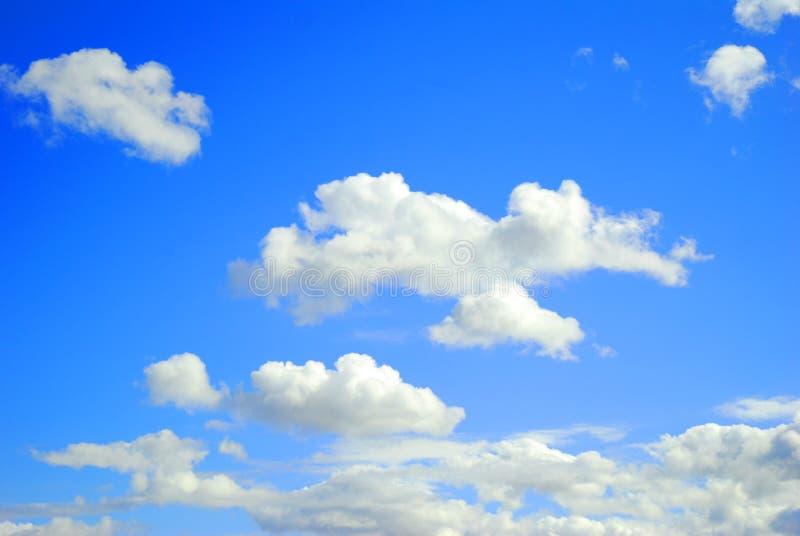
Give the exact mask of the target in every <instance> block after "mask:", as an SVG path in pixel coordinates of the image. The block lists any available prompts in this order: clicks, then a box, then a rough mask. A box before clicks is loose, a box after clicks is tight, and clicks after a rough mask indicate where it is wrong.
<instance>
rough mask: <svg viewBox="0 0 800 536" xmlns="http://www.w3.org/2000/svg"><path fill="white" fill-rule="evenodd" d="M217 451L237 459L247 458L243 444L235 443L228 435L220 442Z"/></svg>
mask: <svg viewBox="0 0 800 536" xmlns="http://www.w3.org/2000/svg"><path fill="white" fill-rule="evenodd" d="M219 451H220V453H222V454H227V455H228V456H233V457H234V458H236V459H237V460H246V459H247V451H246V450H245V448H244V446H243V445H242V444H241V443H237V442H236V441H234V440H232V439H230V438H228V437H226V438H225V439H223V440H222V441H221V442H220V444H219Z"/></svg>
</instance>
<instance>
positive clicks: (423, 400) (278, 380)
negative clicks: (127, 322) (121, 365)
mask: <svg viewBox="0 0 800 536" xmlns="http://www.w3.org/2000/svg"><path fill="white" fill-rule="evenodd" d="M186 356H189V358H186ZM176 357H178V358H180V360H179V363H180V364H181V366H180V367H177V368H176V367H174V366H173V365H174V364H175V363H174V360H175V358H176ZM186 363H189V364H191V366H190V367H189V366H183V365H185V364H186ZM162 365H163V366H162ZM154 370H155V371H163V370H166V371H169V373H164V374H159V375H158V377H159V378H161V379H162V380H163V381H161V382H158V383H153V382H151V381H150V378H152V377H153V376H154V373H153V371H154ZM148 371H149V374H148ZM199 371H202V374H200V373H199ZM145 374H148V384H149V385H150V386H151V387H152V386H155V387H156V389H157V394H156V395H153V393H151V396H153V398H154V400H157V401H158V402H159V403H167V402H175V403H176V405H179V406H182V407H188V408H192V407H206V408H209V409H210V408H214V407H219V408H221V409H226V410H228V411H230V412H231V413H232V414H233V415H235V416H237V417H239V418H242V419H246V420H255V421H259V422H264V423H267V424H271V425H275V426H279V427H286V428H300V429H310V430H315V431H322V432H333V433H337V434H352V435H376V434H392V433H404V432H416V433H423V434H434V435H442V434H447V433H449V432H451V431H452V429H453V428H454V427H455V426H456V425H457V424H458V423H459V422H460V421H461V420H462V419H463V418H464V410H463V409H462V408H459V407H448V406H446V405H445V404H444V402H442V401H441V400H440V399H439V398H438V397H437V396H436V395H435V394H434V393H433V391H431V390H430V389H428V388H421V387H415V386H413V385H410V384H408V383H405V382H404V381H403V380H402V378H401V377H400V374H399V373H398V372H397V371H396V370H395V369H393V368H391V367H389V366H388V365H382V366H378V365H377V364H376V363H375V360H374V359H373V358H372V357H370V356H368V355H363V354H346V355H343V356H341V357H340V358H339V359H338V360H337V361H336V364H335V369H327V368H325V364H324V363H321V362H319V361H307V362H306V363H305V364H304V365H295V364H294V363H291V362H288V361H287V362H281V361H269V362H267V363H264V364H263V365H262V366H261V367H260V368H259V369H258V370H256V371H254V372H253V373H252V374H251V375H250V377H251V380H252V383H253V386H254V387H255V389H254V390H249V391H248V390H244V389H238V390H237V391H236V392H235V393H234V394H233V396H229V395H228V394H227V393H225V392H220V391H214V390H213V389H212V388H211V387H210V385H209V381H208V376H207V375H206V374H205V365H204V364H203V362H202V361H200V359H199V358H198V357H197V356H194V355H192V354H183V355H182V356H173V357H172V358H170V359H169V360H167V361H162V362H160V363H155V364H153V365H150V366H149V367H148V368H147V369H145ZM207 389H212V391H213V396H211V395H210V394H209V393H208V391H207ZM197 392H201V393H203V395H202V396H195V395H194V393H197ZM186 393H191V394H192V395H191V396H189V395H187V394H186ZM212 400H213V401H215V403H214V404H200V403H198V402H201V401H212ZM190 402H192V403H190Z"/></svg>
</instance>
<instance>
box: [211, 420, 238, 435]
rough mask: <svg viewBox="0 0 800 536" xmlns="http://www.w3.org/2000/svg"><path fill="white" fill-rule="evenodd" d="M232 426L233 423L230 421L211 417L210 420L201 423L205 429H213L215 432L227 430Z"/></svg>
mask: <svg viewBox="0 0 800 536" xmlns="http://www.w3.org/2000/svg"><path fill="white" fill-rule="evenodd" d="M234 426H235V425H234V424H233V423H232V422H228V421H221V420H219V419H211V420H210V421H206V423H205V424H204V425H203V428H205V429H206V430H214V431H215V432H227V431H228V430H230V429H231V428H233V427H234Z"/></svg>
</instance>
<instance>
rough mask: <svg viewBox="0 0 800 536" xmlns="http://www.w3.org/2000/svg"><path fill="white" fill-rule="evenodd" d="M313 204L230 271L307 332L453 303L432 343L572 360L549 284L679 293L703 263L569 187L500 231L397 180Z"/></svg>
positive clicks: (513, 211)
mask: <svg viewBox="0 0 800 536" xmlns="http://www.w3.org/2000/svg"><path fill="white" fill-rule="evenodd" d="M316 198H317V201H318V204H317V206H311V205H309V204H306V203H301V204H300V214H301V215H302V223H301V225H291V226H288V227H275V228H273V229H272V230H270V231H269V233H268V234H267V235H266V237H265V238H264V239H263V241H262V252H261V254H262V259H261V263H260V268H259V267H254V265H253V264H251V263H247V262H245V261H237V262H236V263H232V264H231V266H230V272H231V277H232V279H233V280H238V281H240V282H246V283H247V284H248V285H249V288H250V290H251V291H252V292H254V293H256V294H259V295H262V296H265V297H266V299H267V302H268V304H270V305H272V306H278V305H280V304H281V303H286V304H288V305H289V307H290V308H291V311H292V313H293V314H294V316H295V318H296V320H297V321H298V323H300V324H308V323H314V322H318V321H320V320H321V319H322V318H324V317H325V316H327V315H332V314H336V313H340V312H342V311H345V310H346V309H348V307H350V305H351V304H352V303H353V302H355V301H362V300H364V299H367V298H368V297H370V296H372V295H373V294H376V293H380V294H382V295H410V294H413V293H418V294H421V295H425V296H445V297H449V298H454V299H456V300H458V301H457V304H456V307H455V309H454V310H453V312H452V313H451V314H450V315H449V316H448V317H447V318H445V319H444V320H443V321H442V322H441V323H440V324H437V325H435V326H432V327H431V328H430V330H429V334H430V337H431V339H433V340H434V341H436V342H439V343H442V344H446V345H448V346H484V347H487V346H491V345H494V344H498V343H503V342H514V343H520V344H524V345H527V346H537V347H538V348H539V352H540V353H541V354H546V355H550V356H553V357H559V358H565V359H569V358H571V357H572V353H571V347H572V345H574V344H575V343H577V342H579V341H580V340H581V339H582V338H583V331H582V330H581V328H580V326H579V324H578V321H577V320H576V319H574V318H571V317H563V316H561V315H559V314H558V313H556V312H553V311H549V310H546V309H544V308H542V307H541V306H540V305H539V303H538V302H537V301H536V299H535V293H536V291H537V288H541V284H542V282H543V281H545V280H546V278H548V277H566V276H569V275H571V274H575V273H580V272H585V271H588V270H593V269H598V268H602V269H606V270H611V271H615V272H633V273H641V274H645V275H647V276H649V277H651V278H653V279H655V280H657V281H659V282H661V283H663V284H665V285H669V286H681V285H684V284H685V283H686V278H687V269H686V267H685V264H684V263H685V262H686V261H695V260H702V259H703V258H704V257H703V256H702V255H701V254H699V253H697V252H696V249H695V243H694V242H693V241H691V240H689V241H687V240H682V241H681V242H680V243H678V244H676V247H675V249H673V251H672V253H667V254H660V253H658V252H656V251H655V250H654V249H653V248H652V244H651V238H652V236H653V231H654V229H655V228H656V226H657V225H658V222H659V214H658V213H656V212H654V211H651V210H643V211H640V212H637V213H633V212H628V213H622V214H610V213H608V212H606V211H605V210H604V209H603V208H601V207H598V206H594V205H592V204H591V203H590V202H589V200H587V199H586V198H585V197H584V196H583V194H582V192H581V189H580V187H579V186H578V185H577V184H576V183H575V182H574V181H571V180H566V181H564V182H563V183H562V184H561V186H560V187H559V188H558V189H557V190H549V189H547V188H544V187H542V186H540V185H539V184H538V183H524V184H520V185H519V186H517V187H516V188H515V189H514V190H513V191H512V193H511V197H510V199H509V203H508V214H507V215H506V216H504V217H502V218H500V219H499V220H494V219H492V218H490V217H489V216H487V215H485V214H482V213H481V212H479V211H477V210H476V209H474V208H472V207H471V206H469V205H468V204H466V203H464V202H463V201H458V200H456V199H453V198H451V197H448V196H446V195H442V194H427V193H423V192H417V191H413V190H411V188H410V187H409V186H408V184H406V182H405V180H404V179H403V177H402V176H401V175H399V174H396V173H386V174H383V175H380V176H379V177H372V176H369V175H366V174H360V175H356V176H353V177H349V178H346V179H344V180H337V181H333V182H330V183H327V184H323V185H321V186H319V187H318V188H317V191H316Z"/></svg>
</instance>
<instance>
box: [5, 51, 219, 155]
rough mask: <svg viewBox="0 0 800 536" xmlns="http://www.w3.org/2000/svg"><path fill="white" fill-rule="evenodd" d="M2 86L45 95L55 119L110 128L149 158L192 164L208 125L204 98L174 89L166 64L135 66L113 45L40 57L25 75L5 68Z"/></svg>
mask: <svg viewBox="0 0 800 536" xmlns="http://www.w3.org/2000/svg"><path fill="white" fill-rule="evenodd" d="M0 85H3V86H5V88H6V89H7V90H8V91H10V92H11V93H13V94H15V95H19V96H21V97H26V98H29V99H31V100H32V101H35V100H37V99H39V98H40V97H42V96H43V97H44V98H45V100H46V101H47V103H48V106H49V114H50V117H51V119H52V121H53V123H54V124H55V125H64V126H67V127H71V128H74V129H76V130H78V131H80V132H83V133H86V134H95V133H102V134H106V135H108V136H110V137H112V138H116V139H118V140H120V141H122V142H125V143H127V144H129V147H128V148H127V149H126V152H127V153H128V154H129V155H135V156H139V157H142V158H146V159H148V160H154V161H161V162H167V163H170V164H182V163H184V162H185V161H186V160H187V159H188V158H189V157H191V156H192V155H195V154H197V153H199V152H200V133H199V129H205V128H207V127H208V116H209V113H210V112H209V110H208V107H207V106H206V104H205V102H204V100H203V97H202V96H200V95H194V94H190V93H185V92H183V91H178V92H177V93H173V81H172V73H170V71H169V69H168V68H167V67H166V66H164V65H161V64H159V63H156V62H153V61H151V62H147V63H145V64H143V65H140V66H138V67H137V68H136V69H134V70H129V69H128V67H127V66H126V65H125V62H124V61H123V59H122V58H121V57H120V56H119V55H118V54H115V53H113V52H111V51H110V50H107V49H82V50H79V51H77V52H73V53H71V54H64V55H62V56H59V57H58V58H53V59H41V60H37V61H35V62H33V63H32V64H31V65H30V67H29V68H28V70H27V71H26V72H25V73H24V74H23V75H22V76H20V77H17V76H16V75H14V74H13V71H12V69H11V68H10V67H9V66H7V65H5V66H2V69H0Z"/></svg>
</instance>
